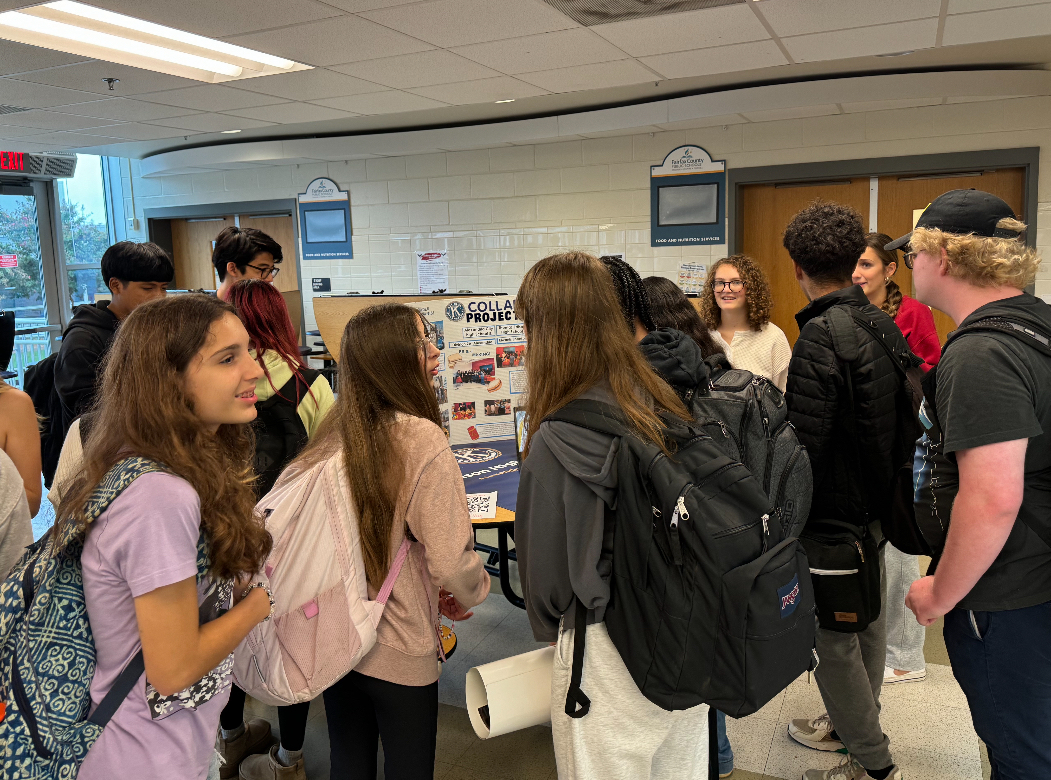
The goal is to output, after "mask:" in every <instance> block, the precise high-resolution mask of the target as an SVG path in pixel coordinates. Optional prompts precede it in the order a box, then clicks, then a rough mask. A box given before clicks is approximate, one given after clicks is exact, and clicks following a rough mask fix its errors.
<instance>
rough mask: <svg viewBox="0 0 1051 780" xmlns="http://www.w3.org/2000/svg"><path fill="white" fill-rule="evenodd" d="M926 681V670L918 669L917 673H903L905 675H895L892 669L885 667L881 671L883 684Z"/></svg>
mask: <svg viewBox="0 0 1051 780" xmlns="http://www.w3.org/2000/svg"><path fill="white" fill-rule="evenodd" d="M925 679H927V670H926V669H920V670H919V671H918V672H905V674H895V673H894V669H892V668H891V667H889V666H888V667H887V668H886V669H884V670H883V684H884V685H892V684H894V683H903V682H920V681H921V680H925Z"/></svg>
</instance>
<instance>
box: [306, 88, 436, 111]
mask: <svg viewBox="0 0 1051 780" xmlns="http://www.w3.org/2000/svg"><path fill="white" fill-rule="evenodd" d="M313 102H315V103H318V104H319V105H322V106H329V107H330V108H338V109H339V110H340V111H349V112H351V113H353V114H398V113H401V112H403V111H423V110H425V109H428V108H440V107H442V106H446V105H448V104H447V103H442V102H440V101H437V100H431V99H430V98H426V97H421V96H420V95H412V94H409V93H408V92H400V91H398V90H390V91H389V92H370V93H369V94H367V95H350V96H348V97H340V98H325V99H324V100H315V101H313Z"/></svg>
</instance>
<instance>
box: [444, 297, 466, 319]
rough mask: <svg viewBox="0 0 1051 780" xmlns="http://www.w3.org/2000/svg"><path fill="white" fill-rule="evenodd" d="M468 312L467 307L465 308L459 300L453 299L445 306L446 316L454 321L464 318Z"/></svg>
mask: <svg viewBox="0 0 1051 780" xmlns="http://www.w3.org/2000/svg"><path fill="white" fill-rule="evenodd" d="M466 313H467V309H465V308H464V306H463V304H462V303H460V302H459V301H453V302H452V303H450V304H449V305H448V306H446V307H445V316H446V317H448V318H449V319H450V320H452V321H453V322H459V321H460V320H462V319H463V315H465V314H466Z"/></svg>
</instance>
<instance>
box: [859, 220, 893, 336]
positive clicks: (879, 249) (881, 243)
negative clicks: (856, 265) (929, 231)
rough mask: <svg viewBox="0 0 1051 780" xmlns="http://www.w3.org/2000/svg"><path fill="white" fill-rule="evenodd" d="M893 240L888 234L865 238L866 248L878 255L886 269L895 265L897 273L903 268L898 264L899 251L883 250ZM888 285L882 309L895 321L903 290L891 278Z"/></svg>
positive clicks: (871, 234)
mask: <svg viewBox="0 0 1051 780" xmlns="http://www.w3.org/2000/svg"><path fill="white" fill-rule="evenodd" d="M893 240H894V239H893V238H891V237H890V236H888V235H887V234H886V233H868V234H867V235H866V236H865V246H867V247H868V248H869V249H871V250H872V251H873V252H875V253H876V257H878V258H879V259H880V262H881V263H883V267H884V268H886V267H887V266H888V265H890V264H891V263H894V270H895V271H897V270H898V269H899V268H900V267H901V264H900V263H899V262H898V250H897V249H890V250H887V249H884V248H883V247H885V246H886V245H887V244H889V243H891V242H892V241H893ZM862 251H864V250H862ZM886 285H887V297H886V299H885V300H884V301H883V305H882V306H880V308H881V309H882V310H883V311H884V312H886V313H887V316H888V317H890V318H891V319H894V318H895V317H897V316H898V310H899V309H900V308H901V288H900V287H898V283H897V282H895V281H894V280H893V279H890V278H888V279H887V282H886Z"/></svg>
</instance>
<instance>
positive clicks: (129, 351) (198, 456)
mask: <svg viewBox="0 0 1051 780" xmlns="http://www.w3.org/2000/svg"><path fill="white" fill-rule="evenodd" d="M226 316H230V317H236V316H237V315H236V314H235V313H234V309H233V307H232V306H230V305H229V304H227V303H223V302H222V301H220V300H218V299H216V298H215V297H214V296H211V295H180V296H177V297H172V298H162V299H160V300H156V301H151V302H150V303H146V304H143V305H142V306H139V307H138V308H136V309H135V311H133V312H132V313H131V314H130V315H128V317H127V319H125V320H124V321H123V322H122V323H121V325H120V328H119V329H118V331H117V336H116V338H115V339H114V340H113V345H112V346H111V347H110V350H109V352H108V353H107V355H106V358H105V364H104V365H105V367H104V370H103V374H102V383H101V386H100V388H99V392H98V396H97V401H96V404H95V407H94V415H95V417H94V421H93V423H92V427H91V434H90V435H89V436H88V440H87V442H86V443H85V445H84V466H83V470H82V471H81V473H80V476H78V477H77V479H76V480H75V481H74V482H73V484H72V485H71V486H70V488H69V490H67V491H66V493H65V495H64V496H63V498H62V501H61V503H60V504H59V507H58V517H59V518H65V520H64V522H76V523H78V524H80V525H81V526H82V527H86V526H87V523H88V522H89V520H88V518H87V516H86V514H85V512H84V505H85V503H86V502H87V500H88V499H89V498H90V497H91V494H92V492H93V491H94V489H95V486H96V485H97V484H98V483H99V482H101V481H102V478H103V477H104V476H105V475H106V472H107V471H109V469H110V468H111V467H112V466H113V465H114V464H116V463H117V462H118V461H120V460H121V459H123V458H126V457H128V456H133V455H137V456H139V457H143V458H149V459H151V460H155V461H158V462H159V463H161V464H162V465H163V466H164V468H165V469H166V470H167V471H169V472H171V473H172V474H175V475H176V476H178V477H182V478H183V479H185V480H186V481H187V482H189V483H190V485H191V486H192V487H193V489H194V490H195V491H197V495H198V497H199V498H200V500H201V526H202V528H203V530H204V533H205V537H206V539H207V540H208V542H209V552H210V556H211V573H212V574H213V575H214V576H217V577H223V578H233V577H239V576H241V575H246V574H252V573H254V572H257V571H259V569H260V568H261V567H262V565H263V563H264V562H265V561H266V556H267V555H269V553H270V547H271V544H272V540H271V538H270V534H269V533H268V532H267V530H266V528H265V527H264V525H263V520H262V518H261V517H260V516H258V515H256V513H255V502H256V496H255V491H254V490H253V489H252V481H253V479H254V474H253V473H252V456H253V453H254V450H255V447H254V439H253V436H252V431H251V428H250V427H249V426H248V425H220V426H219V430H218V431H217V432H216V433H215V434H212V433H211V432H210V431H209V430H208V429H207V428H205V426H204V424H202V423H201V421H200V419H198V417H197V416H196V415H195V414H194V411H193V401H192V400H191V399H190V397H189V396H188V395H187V394H186V392H185V390H184V378H185V372H186V369H187V368H188V367H189V365H190V362H191V361H192V360H194V358H196V357H197V354H198V353H199V352H200V351H201V349H203V348H204V346H205V344H206V342H207V341H208V336H209V333H210V330H211V327H212V325H213V324H215V323H216V322H218V321H219V320H220V319H222V318H223V317H226ZM144 521H145V520H144ZM161 563H163V562H161V561H158V565H160V564H161Z"/></svg>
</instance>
